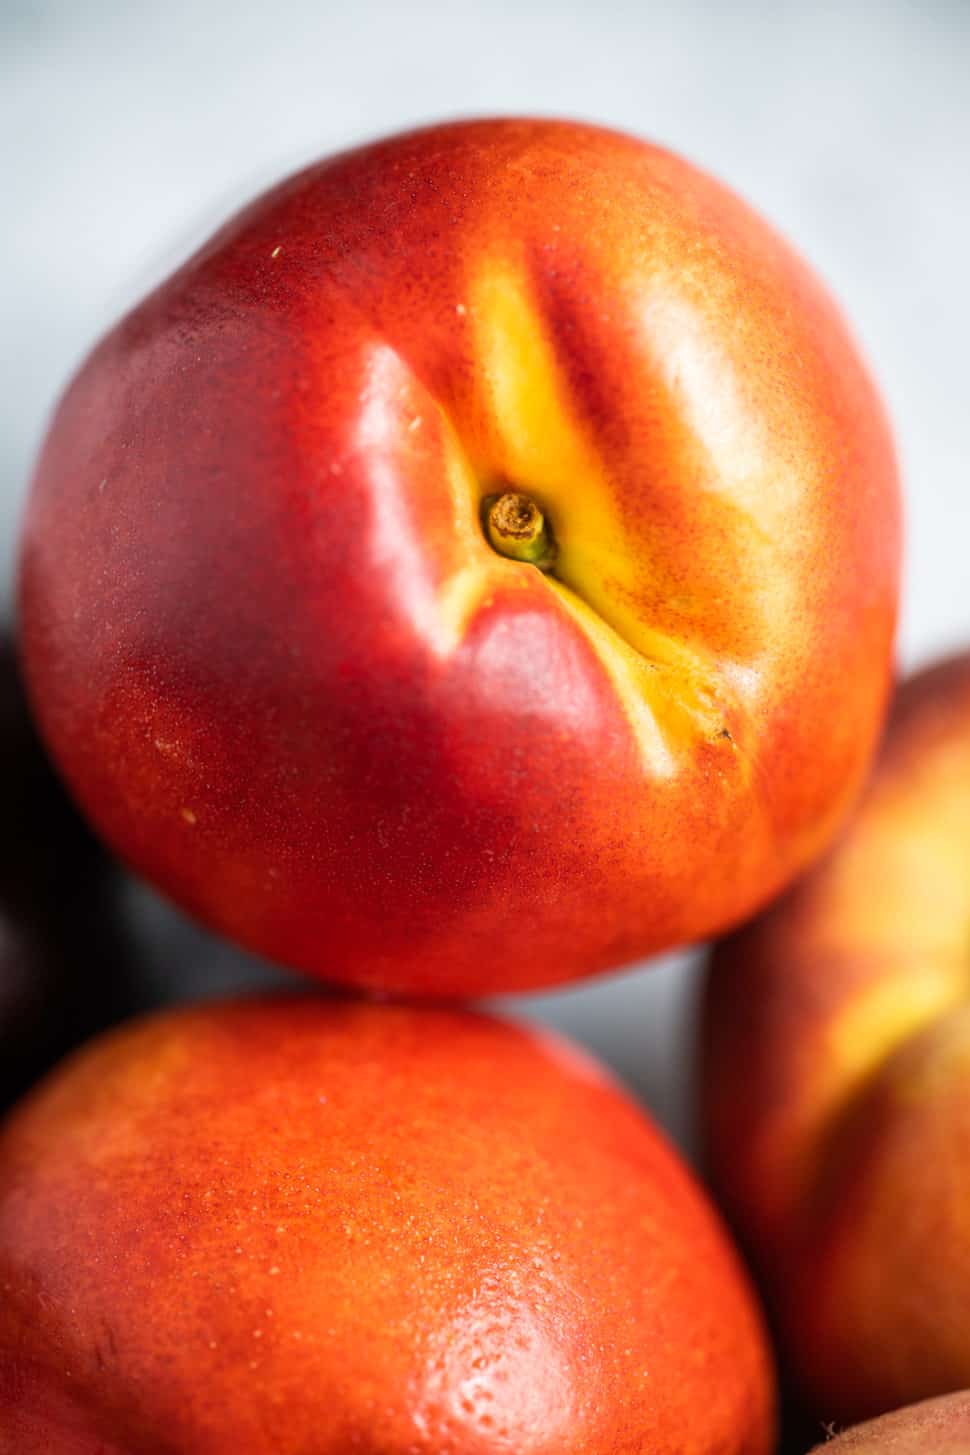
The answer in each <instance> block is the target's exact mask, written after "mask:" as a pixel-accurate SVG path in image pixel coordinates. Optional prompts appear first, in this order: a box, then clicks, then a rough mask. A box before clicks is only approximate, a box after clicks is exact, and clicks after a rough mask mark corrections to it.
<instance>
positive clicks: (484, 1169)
mask: <svg viewBox="0 0 970 1455" xmlns="http://www.w3.org/2000/svg"><path fill="white" fill-rule="evenodd" d="M0 1286H2V1287H3V1288H4V1289H5V1297H4V1299H3V1300H2V1301H0V1451H2V1452H3V1455H14V1452H16V1455H41V1452H43V1455H50V1452H51V1451H55V1450H56V1451H57V1455H82V1452H83V1455H93V1452H94V1451H97V1452H99V1455H100V1452H101V1451H102V1450H107V1451H108V1452H109V1455H225V1452H227V1451H233V1450H238V1451H245V1455H304V1452H311V1451H312V1452H313V1455H348V1452H349V1451H351V1450H358V1449H359V1450H361V1451H367V1452H373V1455H378V1452H379V1455H425V1452H427V1455H493V1452H494V1455H499V1452H502V1455H512V1452H515V1455H539V1452H542V1455H621V1452H622V1455H675V1452H676V1455H680V1452H684V1451H688V1450H689V1451H691V1452H692V1455H705V1452H709V1455H767V1452H768V1451H769V1450H770V1449H771V1445H772V1424H773V1388H772V1372H771V1364H770V1356H769V1354H768V1351H767V1347H766V1343H765V1339H764V1334H763V1330H762V1326H761V1323H760V1320H759V1316H758V1313H757V1310H756V1307H755V1304H754V1301H753V1298H752V1295H751V1293H750V1290H749V1287H748V1284H747V1281H746V1279H745V1277H744V1274H743V1273H742V1271H741V1268H740V1265H739V1263H738V1262H737V1259H736V1257H735V1254H734V1252H733V1250H732V1249H731V1247H730V1245H729V1243H728V1241H727V1238H726V1236H725V1234H724V1232H723V1231H722V1229H721V1227H720V1224H719V1222H718V1220H717V1217H716V1214H715V1213H714V1211H713V1209H712V1208H711V1207H710V1205H709V1204H708V1202H707V1200H706V1198H705V1197H704V1195H703V1193H702V1192H701V1191H700V1189H699V1188H698V1187H697V1186H696V1184H695V1183H694V1182H693V1180H692V1178H691V1177H690V1175H689V1173H688V1172H687V1170H686V1169H685V1167H684V1166H683V1165H682V1163H681V1162H680V1161H679V1159H678V1158H677V1156H676V1155H675V1153H674V1152H673V1151H672V1150H671V1148H669V1147H668V1146H667V1144H666V1143H665V1141H664V1140H663V1139H662V1138H661V1137H660V1135H659V1134H658V1133H657V1132H656V1131H655V1130H654V1129H653V1127H652V1126H651V1125H650V1123H649V1122H647V1121H646V1120H645V1118H644V1117H643V1116H642V1115H641V1113H640V1112H639V1111H638V1110H637V1109H636V1107H634V1106H633V1105H632V1103H630V1102H629V1101H628V1100H627V1099H626V1098H625V1097H624V1096H623V1095H622V1094H621V1093H620V1092H619V1091H618V1090H617V1088H616V1087H615V1086H614V1085H613V1084H612V1083H611V1082H610V1081H608V1080H607V1078H606V1077H605V1075H604V1074H603V1073H602V1072H601V1071H600V1070H599V1069H598V1068H597V1067H596V1066H595V1065H594V1064H593V1063H592V1062H590V1061H589V1060H588V1059H587V1058H586V1057H585V1056H584V1055H582V1054H581V1053H580V1052H578V1051H576V1050H574V1049H572V1048H570V1047H568V1046H567V1045H566V1044H564V1043H563V1042H560V1041H558V1040H553V1039H552V1038H550V1037H548V1036H545V1035H539V1034H537V1033H535V1032H530V1031H526V1030H524V1029H518V1028H516V1027H513V1026H511V1025H508V1024H504V1023H502V1022H500V1021H496V1020H492V1019H490V1018H487V1017H484V1016H476V1015H472V1014H471V1013H469V1012H464V1011H449V1010H430V1009H428V1010H417V1009H413V1008H410V1007H406V1006H401V1007H392V1006H377V1005H367V1004H351V1003H340V1002H332V1001H331V1002H328V1001H325V1000H317V999H310V998H306V999H304V998H296V997H286V998H283V997H280V998H276V999H265V1000H260V1001H253V1002H248V1003H247V1002H237V1003H234V1004H233V1003H230V1004H228V1005H221V1006H209V1007H207V1008H204V1009H190V1010H180V1011H178V1012H175V1013H170V1014H168V1015H164V1016H158V1017H156V1018H154V1019H149V1020H147V1021H144V1022H141V1023H137V1024H135V1025H133V1026H132V1027H131V1028H129V1029H125V1030H123V1031H121V1032H118V1033H115V1034H114V1035H112V1036H110V1037H107V1038H105V1039H103V1040H101V1041H100V1042H98V1043H95V1044H94V1045H93V1046H92V1047H91V1048H90V1049H89V1050H87V1051H85V1052H83V1053H81V1054H80V1055H79V1056H77V1057H75V1058H74V1059H73V1060H72V1061H71V1062H69V1063H68V1064H67V1065H66V1066H65V1067H64V1068H63V1070H61V1071H60V1072H59V1073H58V1074H56V1075H55V1076H54V1077H53V1078H52V1079H51V1080H50V1081H48V1082H47V1084H46V1085H45V1086H44V1087H43V1088H42V1089H41V1090H40V1091H39V1092H38V1093H37V1094H36V1095H35V1096H34V1097H33V1098H32V1099H31V1100H29V1101H28V1102H26V1103H25V1104H24V1105H23V1106H22V1107H21V1108H20V1110H19V1111H18V1112H17V1113H15V1114H14V1116H13V1118H12V1119H11V1120H10V1121H9V1122H8V1124H7V1126H6V1129H5V1131H4V1132H3V1133H2V1134H0ZM99 1442H101V1443H99Z"/></svg>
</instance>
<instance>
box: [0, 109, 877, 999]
mask: <svg viewBox="0 0 970 1455" xmlns="http://www.w3.org/2000/svg"><path fill="white" fill-rule="evenodd" d="M523 320H525V322H524V323H523ZM520 326H521V327H523V328H526V329H527V331H529V332H528V340H527V342H526V343H523V342H522V339H521V338H520V337H519V336H518V334H516V332H515V330H516V328H519V327H520ZM543 359H545V360H546V363H545V364H543V362H542V360H543ZM550 379H552V383H550V382H549V380H550ZM544 391H545V392H544ZM547 396H548V397H547ZM553 396H554V399H553ZM510 400H511V401H512V402H511V403H510ZM550 400H552V402H550ZM510 484H511V485H513V486H515V487H517V488H522V489H525V490H527V491H530V492H531V493H532V494H533V495H534V496H535V497H536V498H538V499H539V500H540V502H541V503H542V504H543V505H544V506H545V507H546V508H547V513H548V515H549V518H550V521H551V523H552V526H553V528H554V532H555V534H556V537H557V540H558V541H559V542H560V545H561V546H562V547H563V550H562V552H561V554H560V561H565V560H567V558H568V559H569V560H572V561H573V563H574V568H575V569H573V568H570V569H571V570H572V575H571V576H570V578H569V584H570V586H571V587H573V588H574V589H575V593H576V598H577V599H581V600H586V601H590V600H592V601H594V604H595V605H596V611H595V612H594V616H595V615H596V614H597V613H599V610H600V607H603V608H604V610H605V620H604V621H603V630H604V632H605V637H606V646H605V647H604V646H603V642H602V641H600V643H599V645H597V643H596V642H594V641H593V640H592V639H591V637H590V635H589V633H588V632H587V631H585V630H583V629H581V627H580V626H579V625H578V624H577V621H576V620H575V618H574V616H573V615H571V614H570V612H569V611H568V610H567V609H566V605H565V604H564V601H566V600H567V598H564V596H563V594H562V593H557V591H556V590H555V589H554V587H553V586H552V585H550V582H549V580H548V578H546V577H544V576H543V575H542V574H541V573H540V572H538V571H537V570H536V569H535V568H534V567H531V566H528V565H523V564H521V563H514V562H509V561H506V560H503V559H502V558H500V557H499V556H498V555H496V554H495V553H494V552H491V551H490V550H489V548H488V546H487V545H486V544H485V542H484V538H483V536H482V533H481V530H480V528H479V522H478V506H479V504H480V499H481V498H483V497H484V495H485V494H487V493H489V492H490V491H493V490H495V489H497V488H498V489H501V488H503V487H504V486H508V485H510ZM899 548H900V511H899V498H898V486H897V476H896V468H895V464H894V460H893V453H892V447H891V443H890V439H889V433H888V430H887V426H886V421H885V418H884V414H883V411H882V408H881V406H880V403H879V400H878V398H877V396H876V393H875V391H874V389H873V386H872V384H871V382H870V380H869V378H868V376H867V374H866V371H865V368H864V366H863V364H862V363H861V361H860V359H859V356H858V354H857V351H856V349H855V346H854V344H853V342H852V340H851V338H850V336H849V334H848V332H847V330H846V327H845V325H844V323H843V321H842V318H841V316H840V314H839V313H838V311H837V309H836V308H835V306H834V305H833V303H832V302H831V300H830V299H829V298H828V296H827V294H826V293H825V292H824V290H823V289H822V288H821V286H820V285H819V284H818V282H817V281H816V280H815V279H814V277H813V276H812V275H811V273H810V272H809V270H808V269H807V268H806V267H805V265H804V264H803V263H802V262H801V261H800V260H799V259H798V258H797V257H796V256H795V255H794V254H793V252H792V251H791V250H790V249H789V248H788V247H787V246H786V244H785V243H784V242H783V241H782V240H781V239H780V238H779V237H778V236H777V235H776V234H775V233H774V232H773V231H772V230H771V229H770V228H769V227H768V226H767V225H766V224H765V223H764V222H763V221H762V220H761V219H760V218H759V217H757V216H756V215H755V214H754V213H753V212H751V211H750V210H749V209H748V208H747V207H746V206H745V205H744V204H743V203H742V202H740V201H739V200H738V199H737V198H736V197H735V196H733V195H732V194H731V193H730V192H728V191H727V190H726V189H725V188H723V187H721V186H720V185H719V184H717V183H716V182H714V181H712V180H711V179H710V178H708V177H706V176H705V175H703V174H702V173H700V172H698V171H697V170H695V169H694V168H692V167H691V166H689V165H688V164H687V163H685V162H683V161H681V160H679V159H678V158H676V157H674V156H671V155H670V154H668V153H666V152H664V151H662V150H659V149H657V148H655V147H651V146H648V145H645V144H644V143H642V142H639V141H636V140H634V139H632V138H629V137H625V136H622V135H619V134H617V133H614V132H610V131H606V130H602V129H599V128H596V127H591V126H585V125H579V124H573V123H554V122H547V121H516V120H502V121H483V122H475V123H467V124H457V125H445V126H438V127H432V128H430V129H427V130H424V131H418V132H414V133H411V134H408V135H404V136H399V137H395V138H392V139H390V140H388V141H384V142H380V143H377V144H375V145H372V146H369V147H365V148H363V149H362V150H358V151H353V152H350V153H347V154H345V155H342V156H338V157H336V158H334V159H332V160H329V161H326V162H323V163H321V164H320V165H318V166H315V167H312V168H310V169H309V170H308V171H305V172H303V173H302V174H301V175H299V176H297V177H295V178H294V179H292V180H290V181H288V182H285V183H284V184H283V185H281V186H280V187H278V188H277V189H276V190H274V191H272V192H270V193H269V194H267V195H266V196H265V197H264V198H262V199H261V200H259V201H257V202H256V203H255V204H254V205H253V206H251V207H250V208H248V209H247V210H246V211H244V212H243V213H241V214H240V215H239V216H238V217H237V218H236V219H235V220H234V221H232V222H231V223H230V224H229V225H228V226H227V227H225V228H224V229H223V230H222V231H221V232H219V233H218V234H217V235H216V236H215V237H214V238H213V239H212V241H211V242H210V243H209V244H208V245H207V246H206V247H204V248H203V249H202V251H201V252H200V253H198V254H197V255H196V256H195V257H194V258H192V260H191V261H190V262H189V263H187V264H186V265H185V266H184V267H183V268H182V269H181V270H180V271H179V272H178V273H176V274H175V276H174V277H173V278H172V279H171V280H170V281H169V282H167V283H166V284H165V285H164V286H163V287H161V288H160V289H159V290H158V291H157V292H155V293H154V294H152V295H151V297H149V298H148V299H147V300H146V301H145V302H144V303H143V304H142V305H141V306H140V307H139V308H137V309H136V310H135V311H134V312H133V313H132V314H130V315H129V316H128V317H127V318H126V319H125V320H124V321H123V322H122V323H121V324H120V325H119V326H118V327H117V328H116V329H115V330H114V331H113V332H112V333H111V334H110V335H109V336H108V337H107V338H106V339H105V340H104V341H103V342H102V343H101V344H100V345H99V347H98V348H97V349H96V350H95V352H94V353H93V355H92V356H91V358H90V359H89V360H88V361H87V363H86V364H85V365H84V367H83V369H82V370H81V372H80V374H79V375H78V377H77V378H76V379H75V380H74V382H73V384H72V385H71V387H70V389H69V391H68V393H67V395H66V397H65V398H64V400H63V401H62V403H61V405H60V408H59V410H58V412H57V415H56V418H55V420H54V422H53V425H52V428H51V431H50V434H49V436H48V439H47V442H46V445H45V447H44V450H43V453H42V456H41V459H40V463H39V466H38V469H37V473H36V478H35V481H34V486H33V493H32V497H31V501H30V505H29V509H28V513H27V517H26V529H25V535H24V544H23V565H22V597H21V605H22V623H23V648H24V658H25V662H26V667H27V673H28V677H29V682H30V687H31V690H32V694H33V700H34V704H35V707H36V712H37V715H38V718H39V721H40V723H41V726H42V728H43V731H44V733H45V735H46V738H47V741H48V743H49V745H50V746H51V748H52V750H53V753H54V755H55V757H56V759H57V761H58V763H59V765H60V767H61V770H62V772H63V773H64V775H65V777H66V779H67V781H68V783H69V784H70V786H71V788H72V790H73V792H74V793H75V795H76V796H77V798H78V800H79V801H80V803H81V804H82V805H83V807H84V809H85V811H86V812H87V814H88V815H89V817H90V818H91V820H92V821H93V823H94V824H95V825H96V826H97V828H98V829H99V831H100V832H101V834H102V835H103V836H104V837H105V838H106V839H107V840H108V841H109V842H110V843H111V844H112V845H113V846H114V848H115V849H116V850H117V851H118V852H119V853H120V855H121V856H122V857H123V858H124V859H126V860H127V861H128V862H129V863H130V864H131V865H133V866H134V867H135V868H136V869H137V870H138V871H140V872H141V873H142V874H143V875H145V876H146V877H147V878H149V879H150V880H152V881H153V882H154V883H155V884H156V885H158V886H160V887H161V888H162V889H163V890H164V891H165V892H166V893H167V894H169V895H170V896H171V897H172V898H173V899H175V900H176V901H178V902H179V903H180V904H181V905H183V906H185V907H186V908H188V910H189V911H191V912H192V913H194V914H195V915H197V916H198V917H199V918H201V919H202V920H204V921H206V922H207V923H209V924H210V925H212V926H214V927H215V928H217V929H218V930H220V931H222V932H223V933H225V934H226V935H228V936H230V937H232V938H236V939H238V940H239V941H241V942H242V943H244V944H245V945H247V946H249V947H250V948H253V949H255V950H258V951H260V952H261V953H263V954H265V955H267V956H269V957H270V958H272V959H275V960H277V961H279V962H282V963H285V964H288V965H291V966H296V967H300V968H302V969H304V970H307V971H310V972H312V973H314V974H317V975H320V976H322V977H324V978H330V979H334V980H336V979H340V980H343V981H346V982H348V983H352V984H356V985H364V986H370V987H375V988H382V989H391V990H404V991H408V992H412V993H416V994H443V995H448V996H453V995H464V994H477V993H483V992H488V991H496V990H508V989H519V988H524V987H528V986H538V985H545V984H553V983H555V982H560V981H568V980H570V979H573V978H575V977H578V976H582V975H585V974H589V973H591V972H594V971H599V970H603V969H606V968H610V967H613V966H616V965H619V964H622V963H625V962H629V961H630V960H632V959H634V958H637V957H639V956H641V955H644V954H647V953H650V952H653V951H657V950H660V949H662V948H664V947H667V946H670V945H673V944H676V943H682V942H686V941H690V940H693V939H696V938H699V937H703V936H707V935H709V934H711V933H712V932H714V931H717V930H720V929H723V928H725V927H726V926H727V925H728V924H730V923H732V922H735V921H737V920H739V919H741V918H743V917H744V916H746V915H747V914H749V913H750V912H751V911H752V910H753V909H754V908H756V907H757V906H758V905H759V904H760V903H761V902H763V901H764V900H765V899H767V898H768V897H769V896H770V895H772V894H773V893H774V892H775V891H776V890H777V889H778V888H779V887H780V886H781V885H782V884H783V883H784V882H785V881H786V880H788V879H789V878H791V876H792V875H793V874H794V873H795V872H796V871H797V870H798V869H800V868H801V867H802V866H803V865H804V864H805V863H806V862H807V861H808V860H809V859H811V858H812V857H813V856H814V855H815V854H817V852H818V851H819V850H820V849H821V848H822V847H823V845H824V844H825V843H826V841H827V840H828V839H829V838H830V836H831V834H832V832H833V830H834V829H835V827H836V825H837V823H838V822H839V820H840V819H841V817H842V815H843V813H844V811H845V809H846V807H847V805H848V803H849V802H850V800H851V799H852V797H853V795H854V794H855V791H856V789H857V786H858V784H859V782H860V779H861V777H862V775H863V772H864V769H865V767H866V764H867V762H868V760H869V756H870V753H871V749H872V745H873V742H874V739H875V737H876V735H877V732H878V730H879V726H880V724H881V720H882V716H883V709H884V704H885V700H886V695H887V692H888V686H889V679H890V669H891V647H892V639H893V630H894V622H895V614H896V599H897V591H898V574H899ZM463 573H464V574H463ZM568 599H569V600H571V599H573V598H568ZM604 603H605V606H604ZM618 622H619V623H621V625H622V629H620V627H618V626H617V623H618ZM631 624H633V625H635V631H634V632H633V635H634V636H635V638H636V643H635V650H633V651H632V654H631V652H630V651H628V647H627V645H626V643H627V639H628V637H629V636H630V634H631V633H630V628H631ZM614 648H615V651H614ZM604 654H605V655H604ZM613 657H615V658H616V659H617V660H620V659H622V662H623V664H624V666H623V670H629V671H630V672H631V673H632V674H633V677H634V678H635V679H636V684H637V686H636V688H635V690H633V691H632V692H631V693H630V694H628V696H627V698H624V697H623V694H622V693H620V692H618V690H617V685H616V678H615V675H611V671H610V669H609V662H608V661H607V660H606V658H611V659H612V658H613ZM631 663H632V665H631ZM638 693H640V694H641V696H642V698H643V700H642V701H640V700H639V698H638Z"/></svg>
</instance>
